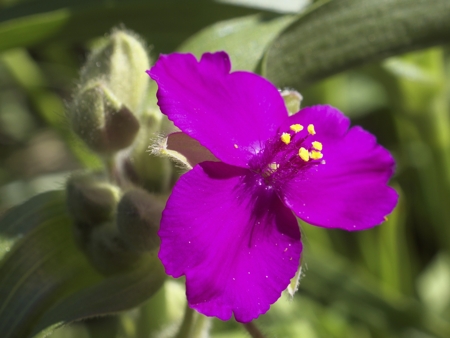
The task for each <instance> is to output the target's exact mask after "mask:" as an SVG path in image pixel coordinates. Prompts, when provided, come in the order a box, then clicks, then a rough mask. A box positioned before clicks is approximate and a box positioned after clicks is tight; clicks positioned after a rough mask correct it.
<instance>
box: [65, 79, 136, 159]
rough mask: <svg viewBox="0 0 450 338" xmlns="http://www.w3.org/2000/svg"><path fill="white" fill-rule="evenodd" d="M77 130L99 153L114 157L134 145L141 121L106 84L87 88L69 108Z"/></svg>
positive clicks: (71, 119)
mask: <svg viewBox="0 0 450 338" xmlns="http://www.w3.org/2000/svg"><path fill="white" fill-rule="evenodd" d="M69 121H70V123H71V125H72V128H73V130H74V131H75V132H76V133H77V134H78V135H79V136H80V137H81V138H82V139H83V141H85V142H86V144H87V145H88V146H89V147H90V148H91V149H93V150H94V151H97V152H99V153H111V152H116V151H118V150H121V149H123V148H126V147H128V146H130V145H131V144H132V142H133V141H134V138H135V137H136V135H137V133H138V131H139V121H138V120H137V118H136V117H135V116H134V115H133V113H132V112H131V111H130V110H129V109H128V108H127V107H126V106H125V105H123V104H122V103H121V102H120V101H119V99H118V98H117V97H116V96H115V95H114V93H113V92H112V91H111V90H109V89H108V87H107V85H106V84H105V83H104V82H102V81H100V80H99V81H95V82H92V83H89V84H88V85H86V86H85V87H84V88H83V89H82V90H80V91H79V92H78V93H77V94H76V95H75V97H74V101H73V102H72V104H71V105H70V106H69Z"/></svg>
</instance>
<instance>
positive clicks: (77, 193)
mask: <svg viewBox="0 0 450 338" xmlns="http://www.w3.org/2000/svg"><path fill="white" fill-rule="evenodd" d="M66 191H67V207H68V210H69V213H70V214H71V215H72V217H73V218H74V219H75V220H76V222H75V223H76V224H80V225H82V227H83V228H88V227H92V226H95V225H98V224H100V223H103V222H107V221H111V220H112V219H113V218H114V215H115V211H116V205H117V202H118V200H119V195H120V191H119V189H118V188H117V187H116V186H113V185H111V184H109V183H107V182H106V181H104V180H102V179H101V178H100V177H98V175H93V174H82V175H75V176H73V177H71V178H70V179H69V180H68V181H67V186H66Z"/></svg>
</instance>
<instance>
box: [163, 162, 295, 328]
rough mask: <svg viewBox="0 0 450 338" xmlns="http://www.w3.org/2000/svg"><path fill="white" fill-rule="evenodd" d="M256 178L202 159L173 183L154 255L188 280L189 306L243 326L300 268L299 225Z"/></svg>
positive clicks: (278, 292)
mask: <svg viewBox="0 0 450 338" xmlns="http://www.w3.org/2000/svg"><path fill="white" fill-rule="evenodd" d="M254 183H255V181H254V177H253V173H251V172H250V171H248V170H246V169H242V168H238V167H234V166H230V165H227V164H224V163H221V162H203V163H202V164H200V165H197V166H195V167H194V168H193V170H191V171H189V172H187V173H186V174H184V175H183V176H182V177H181V178H180V180H179V181H178V183H177V184H176V186H175V188H174V190H173V193H172V195H171V196H170V198H169V200H168V202H167V206H166V209H165V210H164V213H163V218H162V221H161V228H160V231H159V235H160V237H161V249H160V252H159V258H160V259H161V261H162V262H163V264H164V266H165V268H166V272H167V273H168V274H170V275H172V276H174V277H180V276H181V275H186V287H187V291H186V292H187V298H188V301H189V304H190V306H191V307H193V308H194V309H196V310H197V311H199V312H201V313H203V314H205V315H208V316H217V317H218V318H220V319H222V320H228V319H230V318H231V316H232V314H233V313H234V316H235V318H236V320H237V321H240V322H248V321H251V320H252V319H254V318H256V317H258V316H259V315H260V314H262V313H265V312H266V311H267V310H268V309H269V306H270V304H272V303H274V302H275V301H276V300H277V299H278V298H279V297H280V295H281V292H282V291H283V290H284V289H285V288H286V287H287V285H288V284H289V281H290V278H292V277H293V276H294V274H295V273H296V270H297V268H298V264H299V259H300V253H301V250H302V245H301V242H300V232H299V228H298V225H297V221H296V219H295V217H294V215H293V214H292V212H291V211H290V210H289V209H287V208H286V207H285V206H284V205H283V203H282V202H281V201H280V200H279V198H278V196H277V195H276V194H275V193H274V191H273V190H266V189H264V187H261V186H257V185H255V184H254Z"/></svg>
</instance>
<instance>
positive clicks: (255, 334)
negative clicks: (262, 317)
mask: <svg viewBox="0 0 450 338" xmlns="http://www.w3.org/2000/svg"><path fill="white" fill-rule="evenodd" d="M242 325H244V327H245V329H246V330H247V332H248V333H249V334H250V336H252V338H265V336H264V335H263V334H262V332H261V331H260V330H259V329H258V327H257V326H256V325H255V324H254V323H253V322H250V323H245V324H242Z"/></svg>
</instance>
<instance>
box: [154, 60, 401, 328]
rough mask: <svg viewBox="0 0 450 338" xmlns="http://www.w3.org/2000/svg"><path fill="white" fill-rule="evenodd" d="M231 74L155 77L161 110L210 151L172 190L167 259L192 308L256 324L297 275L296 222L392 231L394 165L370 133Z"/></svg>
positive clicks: (223, 65) (329, 110)
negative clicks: (295, 108)
mask: <svg viewBox="0 0 450 338" xmlns="http://www.w3.org/2000/svg"><path fill="white" fill-rule="evenodd" d="M230 69H231V64H230V60H229V57H228V55H227V54H226V53H225V52H218V53H213V54H210V53H206V54H204V55H203V56H202V58H201V60H200V61H197V60H196V59H195V57H194V56H193V55H191V54H170V55H162V56H161V57H160V58H159V60H158V61H157V62H156V64H155V66H154V67H153V68H152V69H151V70H150V71H148V74H149V75H150V77H151V78H152V79H154V80H155V81H156V82H157V84H158V88H159V89H158V93H157V96H158V104H159V106H160V108H161V111H162V112H163V113H164V114H166V115H167V116H168V118H169V119H170V120H172V121H173V122H174V124H175V125H176V126H177V127H178V128H180V130H181V131H182V132H183V133H184V134H182V135H184V137H186V139H188V138H189V137H190V138H193V139H195V140H196V141H198V142H199V143H200V145H201V146H203V147H205V150H207V151H209V152H210V153H209V155H208V156H206V157H205V158H208V159H209V160H208V161H204V162H201V161H197V162H199V163H197V164H196V165H195V166H193V168H192V170H190V171H188V172H187V173H185V174H184V175H182V176H181V178H180V179H179V181H178V182H177V184H176V185H175V187H174V189H173V192H172V195H171V196H170V198H169V200H168V202H167V205H166V208H165V210H164V212H163V216H162V220H161V227H160V230H159V236H160V237H161V248H160V252H159V257H160V259H161V261H162V262H163V264H164V266H165V268H166V272H167V273H168V274H170V275H172V276H174V277H180V276H182V275H185V276H186V293H187V298H188V302H189V304H190V306H191V307H193V308H194V309H196V310H198V311H199V312H201V313H203V314H205V315H208V316H217V317H218V318H220V319H222V320H227V319H230V317H231V316H232V314H234V316H235V318H236V320H237V321H240V322H248V321H251V320H252V319H254V318H256V317H258V316H259V315H260V314H262V313H265V312H266V311H267V310H268V309H269V307H270V304H272V303H274V302H275V301H276V300H277V299H278V298H279V297H280V295H281V292H282V291H283V290H284V289H285V288H286V287H287V285H288V284H289V281H290V279H291V278H292V277H293V276H294V275H295V273H296V271H297V269H298V265H299V260H300V253H301V251H302V244H301V241H300V231H299V227H298V224H297V221H296V218H295V216H294V214H295V215H296V216H297V217H299V218H300V219H302V220H304V221H306V222H308V223H310V224H313V225H317V226H320V227H326V228H341V229H346V230H363V229H367V228H370V227H373V226H375V225H377V224H380V223H382V222H383V221H384V217H385V216H386V215H387V214H389V213H390V212H391V211H392V209H393V208H394V206H395V204H396V202H397V194H396V192H395V191H394V190H393V189H392V188H390V187H388V186H387V185H386V184H387V181H388V180H389V178H390V177H391V176H392V174H393V171H394V160H393V158H392V157H391V155H390V154H389V153H388V151H387V150H385V149H384V148H382V147H381V146H380V145H378V144H377V143H376V140H375V137H374V136H372V135H371V134H370V133H368V132H366V131H365V130H363V129H362V128H360V127H353V128H350V129H349V119H348V118H347V117H345V116H344V115H343V114H342V113H341V112H340V111H338V110H337V109H335V108H333V107H330V106H314V107H309V108H304V109H302V110H300V111H299V112H298V113H297V114H294V115H292V116H288V112H287V110H286V107H285V104H284V101H283V99H282V97H281V95H280V93H279V92H278V90H277V89H276V88H275V87H274V86H273V85H272V84H271V83H270V82H269V81H267V80H265V79H264V78H262V77H260V76H258V75H256V74H252V73H249V72H242V71H236V72H231V73H230ZM169 140H170V139H169ZM189 143H190V142H187V143H186V144H189ZM211 159H213V160H212V161H211Z"/></svg>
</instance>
